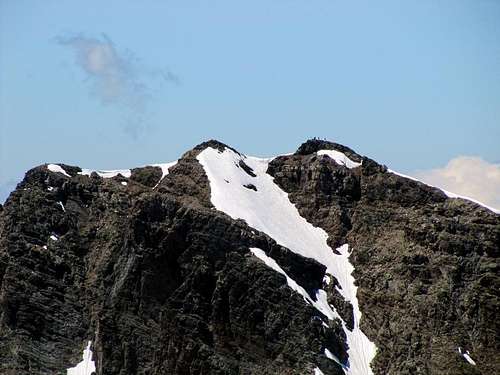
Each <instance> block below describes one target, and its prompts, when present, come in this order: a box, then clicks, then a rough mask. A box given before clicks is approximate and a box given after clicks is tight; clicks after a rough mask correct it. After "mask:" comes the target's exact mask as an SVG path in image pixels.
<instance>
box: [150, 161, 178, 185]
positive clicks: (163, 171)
mask: <svg viewBox="0 0 500 375" xmlns="http://www.w3.org/2000/svg"><path fill="white" fill-rule="evenodd" d="M176 164H177V160H176V161H172V162H170V163H162V164H151V166H152V167H160V168H161V178H160V180H159V181H158V182H157V183H156V185H155V186H154V187H153V189H154V188H155V187H157V186H158V185H159V184H160V182H162V180H163V179H164V178H165V176H166V175H168V170H169V169H170V168H171V167H173V166H174V165H176Z"/></svg>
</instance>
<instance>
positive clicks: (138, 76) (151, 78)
mask: <svg viewBox="0 0 500 375" xmlns="http://www.w3.org/2000/svg"><path fill="white" fill-rule="evenodd" d="M56 41H57V42H58V43H59V44H60V45H62V46H67V47H70V48H72V49H73V51H74V53H75V61H76V64H77V65H78V66H79V67H80V68H81V69H82V70H83V72H84V73H85V74H86V75H87V77H88V80H89V82H90V92H91V94H92V95H93V96H94V97H96V98H97V99H98V100H99V101H101V103H103V104H116V105H120V106H122V107H123V108H126V109H127V110H128V113H126V114H125V116H126V118H127V121H126V123H127V124H126V126H125V127H124V128H125V130H127V131H129V132H130V133H132V134H137V132H138V131H139V130H141V128H143V127H144V124H143V121H144V119H145V117H146V114H147V113H146V112H147V106H148V103H149V102H150V101H151V100H152V98H153V95H154V94H155V89H158V88H159V85H161V83H162V82H165V81H170V82H173V83H175V84H178V83H179V79H178V77H177V76H175V75H174V74H173V73H172V72H170V71H168V70H165V69H148V68H146V67H145V66H143V65H142V64H141V63H140V62H139V60H138V59H137V58H136V57H135V56H134V54H133V53H132V52H130V51H119V50H118V49H117V48H116V47H115V44H114V43H113V42H112V41H111V39H110V38H109V37H108V36H106V35H102V36H101V38H91V37H86V36H83V35H77V36H71V37H57V38H56Z"/></svg>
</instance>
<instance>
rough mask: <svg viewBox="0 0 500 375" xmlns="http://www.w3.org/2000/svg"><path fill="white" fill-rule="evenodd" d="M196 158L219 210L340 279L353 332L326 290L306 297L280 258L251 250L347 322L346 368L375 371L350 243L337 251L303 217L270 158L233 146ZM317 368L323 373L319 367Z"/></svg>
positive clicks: (364, 373)
mask: <svg viewBox="0 0 500 375" xmlns="http://www.w3.org/2000/svg"><path fill="white" fill-rule="evenodd" d="M325 154H326V153H325ZM342 155H343V154H342ZM328 156H330V155H328ZM332 156H333V157H332ZM332 156H330V157H332V158H333V159H334V160H335V161H336V162H337V163H339V164H341V165H344V166H346V167H348V168H355V167H356V166H358V165H355V164H352V163H354V162H352V161H350V160H349V159H348V158H347V156H345V155H343V157H342V156H340V155H338V154H336V153H335V154H333V155H332ZM197 159H198V161H199V162H200V163H201V165H202V166H203V168H204V169H205V172H206V174H207V176H208V179H209V181H210V189H211V201H212V204H213V205H214V206H215V207H216V208H217V209H218V210H220V211H223V212H225V213H226V214H228V215H229V216H231V217H232V218H233V219H243V220H245V221H246V222H247V223H248V225H249V226H251V227H253V228H254V229H257V230H259V231H261V232H264V233H266V234H267V235H269V236H270V237H272V238H273V239H274V240H275V241H276V242H277V243H278V244H280V245H282V246H285V247H287V248H289V249H290V250H292V251H294V252H295V253H297V254H300V255H302V256H304V257H308V258H313V259H315V260H317V261H318V262H320V263H322V264H323V265H325V266H326V268H327V271H326V272H327V273H328V274H330V275H332V276H334V277H335V278H337V280H338V281H339V284H340V287H341V289H339V292H340V293H341V294H342V296H343V297H344V298H345V299H346V300H348V301H349V302H351V304H352V306H353V312H354V329H353V330H352V331H350V330H349V329H348V328H347V326H346V324H345V322H344V321H343V320H342V319H341V318H340V316H339V314H338V313H337V312H336V311H335V308H333V307H332V306H331V305H330V304H328V302H327V300H326V293H325V291H323V290H318V291H317V294H316V296H315V297H316V301H313V299H312V298H311V297H310V296H308V297H306V296H304V295H303V292H302V290H303V289H302V288H300V286H297V283H296V282H295V281H293V280H291V279H290V278H289V277H288V276H287V275H286V274H285V273H284V272H283V270H282V269H281V268H280V267H279V266H278V265H277V264H276V262H274V261H273V260H272V259H271V260H270V258H269V257H267V256H266V255H265V253H264V252H263V251H262V250H260V249H252V253H253V254H254V255H256V256H257V257H259V259H261V260H263V261H264V263H265V264H266V265H268V266H269V267H270V268H272V269H274V270H275V271H277V272H280V273H282V274H284V275H285V276H286V277H287V283H288V285H289V286H290V287H291V288H292V289H294V290H296V291H297V292H298V293H299V294H301V295H303V297H304V300H305V301H307V302H309V303H312V304H313V305H314V306H315V307H316V308H318V310H320V311H321V312H323V313H324V314H325V315H326V316H327V317H328V318H329V319H334V318H339V319H340V320H341V321H342V324H343V327H344V331H345V333H346V336H347V344H348V346H349V349H348V355H349V361H348V363H345V364H343V365H344V370H345V372H346V373H347V374H350V375H370V374H373V372H372V370H371V367H370V362H371V361H372V359H373V358H374V356H375V354H376V351H377V348H376V347H375V344H374V343H373V342H371V341H370V340H369V339H368V337H366V335H365V334H364V333H363V332H362V331H361V329H360V328H359V321H360V319H361V312H360V310H359V306H358V301H357V297H356V290H357V288H356V286H355V285H354V278H353V277H352V275H351V273H352V271H353V270H354V267H353V266H352V264H351V263H350V262H349V258H348V257H349V250H348V249H349V248H348V245H343V246H341V247H340V248H339V249H338V251H339V252H340V255H337V254H335V253H334V252H333V250H332V249H331V248H330V247H329V246H328V244H327V239H328V235H327V233H326V232H325V231H324V230H323V229H321V228H317V227H314V226H313V225H312V224H310V223H309V222H307V221H306V220H305V219H304V218H303V217H302V216H300V214H299V212H298V210H297V208H296V207H295V206H294V205H293V204H292V203H291V202H290V200H289V199H288V195H287V194H286V193H285V192H284V191H283V190H281V189H280V188H279V186H278V185H276V184H275V183H274V181H273V178H272V177H271V176H270V175H268V174H267V173H266V170H267V166H268V163H269V161H270V160H271V159H261V158H255V157H246V156H243V155H239V154H237V153H235V152H233V151H231V150H229V149H225V150H224V151H223V152H221V151H218V150H215V149H213V148H206V149H205V150H204V151H202V152H201V153H200V154H199V155H198V157H197ZM240 161H243V162H244V163H245V164H247V165H248V166H249V167H250V168H252V169H253V173H254V174H255V175H256V176H255V177H252V176H251V175H250V174H248V173H247V172H245V171H244V170H243V169H242V168H241V167H240V166H239V162H240ZM249 184H252V185H254V186H255V187H256V189H257V191H254V190H252V189H248V188H246V187H244V185H249ZM301 289H302V290H301ZM304 292H305V291H304ZM306 294H307V293H306ZM311 301H312V302H311ZM330 354H331V353H330ZM331 359H332V360H335V359H334V358H331ZM318 371H319V372H318ZM315 372H316V373H321V371H320V370H319V369H316V370H315Z"/></svg>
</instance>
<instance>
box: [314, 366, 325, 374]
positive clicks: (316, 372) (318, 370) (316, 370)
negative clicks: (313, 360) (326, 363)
mask: <svg viewBox="0 0 500 375" xmlns="http://www.w3.org/2000/svg"><path fill="white" fill-rule="evenodd" d="M314 375H325V374H323V371H321V370H320V369H319V368H318V367H316V368H315V369H314Z"/></svg>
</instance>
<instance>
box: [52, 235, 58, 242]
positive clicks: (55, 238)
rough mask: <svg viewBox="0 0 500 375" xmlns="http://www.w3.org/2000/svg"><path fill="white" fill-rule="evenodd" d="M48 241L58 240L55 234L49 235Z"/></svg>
mask: <svg viewBox="0 0 500 375" xmlns="http://www.w3.org/2000/svg"><path fill="white" fill-rule="evenodd" d="M50 239H51V240H52V241H57V240H59V238H57V236H56V235H55V234H51V235H50Z"/></svg>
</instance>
